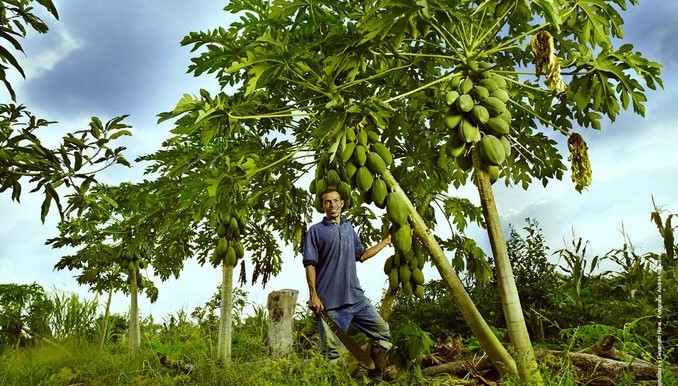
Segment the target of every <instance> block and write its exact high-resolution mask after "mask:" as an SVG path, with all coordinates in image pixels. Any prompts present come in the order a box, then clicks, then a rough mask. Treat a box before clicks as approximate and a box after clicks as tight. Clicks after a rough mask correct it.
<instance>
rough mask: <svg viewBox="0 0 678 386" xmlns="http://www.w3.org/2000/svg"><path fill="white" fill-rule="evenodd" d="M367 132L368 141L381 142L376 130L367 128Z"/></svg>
mask: <svg viewBox="0 0 678 386" xmlns="http://www.w3.org/2000/svg"><path fill="white" fill-rule="evenodd" d="M365 131H366V132H367V142H368V143H376V142H379V139H380V138H379V133H377V132H376V131H374V130H365Z"/></svg>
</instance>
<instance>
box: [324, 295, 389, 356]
mask: <svg viewBox="0 0 678 386" xmlns="http://www.w3.org/2000/svg"><path fill="white" fill-rule="evenodd" d="M327 315H329V317H330V318H332V320H334V321H335V322H337V324H338V325H339V327H341V328H342V330H344V331H346V330H348V326H349V324H351V323H353V325H354V326H355V327H356V328H357V329H358V330H360V331H362V332H364V333H365V335H367V336H368V337H369V338H370V339H371V340H373V341H374V343H375V344H378V345H379V346H381V347H383V348H384V349H386V350H388V349H390V348H391V346H392V344H391V332H390V330H389V327H388V323H386V321H385V320H384V319H383V318H382V317H381V315H379V313H378V312H377V310H376V309H375V308H374V306H372V303H370V301H369V300H368V299H364V300H362V301H360V302H358V303H355V304H350V305H346V306H341V307H339V308H334V309H331V310H327ZM317 324H318V331H319V332H320V341H321V343H322V349H323V353H324V354H325V355H326V356H327V358H329V359H330V360H331V359H336V358H338V357H339V349H340V348H341V347H342V344H341V341H340V340H339V338H337V336H336V335H335V334H334V332H332V330H331V329H330V327H329V326H328V325H327V323H325V321H323V320H322V318H320V317H318V318H317Z"/></svg>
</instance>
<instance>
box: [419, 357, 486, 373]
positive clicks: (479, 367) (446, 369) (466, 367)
mask: <svg viewBox="0 0 678 386" xmlns="http://www.w3.org/2000/svg"><path fill="white" fill-rule="evenodd" d="M472 368H473V369H475V370H476V371H487V370H494V366H493V365H492V361H490V358H488V357H486V356H485V357H482V358H480V359H479V360H478V361H470V360H463V361H454V362H449V363H443V364H440V365H437V366H431V367H427V368H425V369H423V370H422V371H421V373H422V374H423V375H427V376H435V375H439V374H445V373H446V374H450V375H454V376H457V377H460V378H463V377H465V376H466V375H467V374H468V373H469V372H470V370H471V369H472Z"/></svg>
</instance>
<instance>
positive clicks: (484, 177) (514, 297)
mask: <svg viewBox="0 0 678 386" xmlns="http://www.w3.org/2000/svg"><path fill="white" fill-rule="evenodd" d="M480 157H481V155H480V153H479V152H478V149H477V148H474V149H473V169H474V176H475V181H476V186H477V188H478V193H479V194H480V205H481V207H482V209H483V214H484V216H485V222H486V224H487V234H488V236H489V238H490V245H491V247H492V254H493V255H494V261H495V268H496V271H497V283H498V287H499V295H500V296H501V304H502V308H503V310H504V318H505V320H506V326H507V329H508V334H509V338H510V339H511V344H512V345H513V347H514V349H515V353H516V354H515V360H516V365H517V367H518V374H519V376H520V379H521V380H522V381H523V382H524V383H528V384H532V383H542V382H543V381H542V378H541V373H540V372H539V367H538V364H537V359H536V357H535V355H534V350H533V349H532V342H530V334H529V333H528V331H527V325H526V324H525V317H524V315H523V309H522V307H521V305H520V297H519V296H518V288H517V287H516V281H515V278H514V276H513V269H512V268H511V261H510V260H509V257H508V249H507V247H506V239H505V238H504V233H503V230H502V228H501V221H500V220H499V213H498V212H497V206H496V203H495V200H494V193H493V191H492V183H491V182H490V175H489V174H488V173H487V171H485V169H484V167H483V165H482V162H483V161H482V160H481V158H480Z"/></svg>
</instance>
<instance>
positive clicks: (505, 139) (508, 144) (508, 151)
mask: <svg viewBox="0 0 678 386" xmlns="http://www.w3.org/2000/svg"><path fill="white" fill-rule="evenodd" d="M499 141H500V142H501V144H502V145H503V146H504V154H505V155H506V156H507V157H508V156H509V155H511V142H509V140H508V137H506V136H505V135H502V136H501V137H499Z"/></svg>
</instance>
